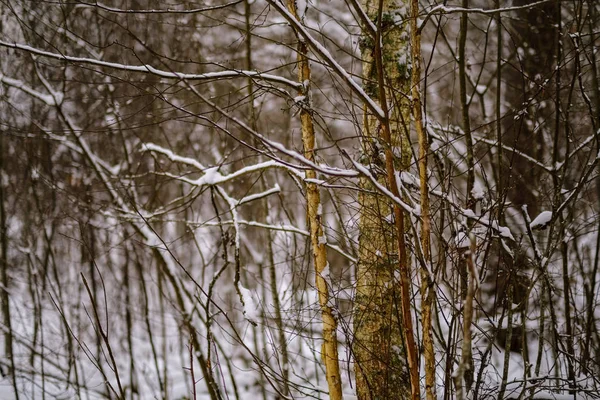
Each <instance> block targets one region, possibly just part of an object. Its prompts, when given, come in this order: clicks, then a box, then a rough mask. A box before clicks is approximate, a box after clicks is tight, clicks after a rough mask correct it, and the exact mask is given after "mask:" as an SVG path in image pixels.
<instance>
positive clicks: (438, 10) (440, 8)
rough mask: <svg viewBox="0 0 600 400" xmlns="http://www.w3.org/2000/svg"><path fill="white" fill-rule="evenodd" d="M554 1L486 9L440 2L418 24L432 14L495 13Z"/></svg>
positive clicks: (547, 0) (427, 19) (422, 25)
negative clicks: (448, 4) (454, 5)
mask: <svg viewBox="0 0 600 400" xmlns="http://www.w3.org/2000/svg"><path fill="white" fill-rule="evenodd" d="M554 1H556V0H540V1H536V2H535V3H531V4H526V5H523V6H513V7H502V8H492V9H489V10H486V9H484V8H464V7H448V6H446V5H444V4H440V5H437V6H435V7H433V8H432V9H431V10H429V11H428V12H427V15H426V16H425V18H424V19H423V22H422V23H421V24H420V26H419V29H423V27H424V26H425V24H426V23H427V21H429V19H430V18H431V17H432V16H433V15H447V14H457V13H464V12H466V13H471V14H483V15H495V14H498V13H504V12H510V11H519V10H525V9H528V8H534V7H537V6H539V5H542V4H545V3H550V2H554Z"/></svg>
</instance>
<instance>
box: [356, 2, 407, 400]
mask: <svg viewBox="0 0 600 400" xmlns="http://www.w3.org/2000/svg"><path fill="white" fill-rule="evenodd" d="M362 5H363V7H364V9H365V11H366V12H367V16H368V18H369V19H370V20H371V22H372V23H373V24H374V25H375V27H376V29H375V35H374V37H373V36H372V35H371V36H369V34H368V33H367V32H369V31H370V30H369V29H366V28H365V34H364V36H363V39H362V40H361V51H362V58H363V80H364V87H365V89H366V91H367V93H368V94H369V95H370V96H371V97H372V98H373V99H374V100H376V101H377V102H378V103H379V104H380V105H381V107H382V109H383V111H384V117H383V118H377V117H376V116H374V115H371V114H368V113H367V114H365V117H364V128H363V140H362V144H363V157H362V160H361V161H362V162H363V164H366V165H367V166H368V168H369V170H370V171H371V173H372V175H373V176H374V177H375V178H376V179H377V180H378V181H379V182H380V183H381V184H382V185H384V186H387V187H388V188H390V190H391V191H392V193H394V194H395V195H396V196H398V195H399V193H398V187H397V185H396V172H398V171H403V170H407V169H408V167H409V165H410V154H411V150H410V144H409V142H408V131H409V124H410V113H411V109H410V102H409V101H408V96H407V94H408V93H409V92H410V80H411V65H410V47H409V35H407V32H406V29H407V28H408V23H407V21H408V19H407V18H408V9H409V6H410V4H409V3H408V1H405V2H403V1H390V0H380V1H372V0H366V1H364V2H363V4H362ZM361 187H362V189H363V190H362V191H361V193H360V194H359V206H360V222H359V229H360V233H359V262H358V267H357V284H356V299H355V309H354V334H355V337H354V338H355V340H354V344H353V353H354V356H355V361H356V364H355V373H356V391H357V396H358V398H359V400H367V399H368V400H375V399H408V398H411V397H412V398H418V397H419V384H418V378H419V377H418V364H417V355H416V346H415V344H414V337H413V332H412V320H411V317H410V303H409V301H408V299H409V297H410V294H409V293H408V292H409V282H408V281H409V273H408V256H407V253H406V246H405V243H404V232H405V229H404V225H405V223H404V215H403V212H402V210H401V209H400V208H399V207H397V206H394V205H393V204H392V203H391V202H390V200H389V199H388V198H386V197H384V196H381V195H379V194H377V193H376V189H375V187H374V185H373V184H372V183H371V182H370V181H369V180H367V179H362V180H361ZM399 232H400V233H401V234H400V235H398V233H399Z"/></svg>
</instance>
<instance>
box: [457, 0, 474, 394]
mask: <svg viewBox="0 0 600 400" xmlns="http://www.w3.org/2000/svg"><path fill="white" fill-rule="evenodd" d="M462 7H463V8H465V9H467V8H469V0H462ZM468 21H469V14H468V12H463V13H461V16H460V33H459V38H458V69H459V71H458V77H459V86H460V105H461V112H462V128H463V131H464V133H465V141H466V145H467V193H466V195H465V199H466V205H467V208H470V209H472V210H474V209H475V200H474V198H473V187H474V184H475V166H474V157H473V138H472V137H471V122H470V118H469V103H468V102H467V60H466V56H465V46H466V43H467V29H468V27H467V24H468ZM468 224H469V234H470V228H471V226H472V224H473V222H472V221H471V220H469V222H468ZM471 241H472V243H471V251H470V252H469V254H468V255H467V260H466V262H465V261H464V260H461V263H460V267H459V268H460V271H459V274H460V278H459V279H460V280H461V287H462V289H461V291H462V298H463V300H464V315H463V346H462V356H461V361H460V366H459V371H458V373H457V375H458V376H457V378H456V384H457V393H459V394H460V395H461V396H462V395H463V393H462V385H463V383H466V385H467V390H470V388H471V384H472V383H473V359H472V354H471V352H472V350H471V321H472V319H473V315H472V312H473V310H472V307H473V304H472V303H473V296H474V288H473V285H474V284H475V283H474V282H473V279H474V278H475V276H474V274H473V271H474V266H473V265H472V264H473V257H474V250H475V249H474V248H475V243H474V241H475V238H471ZM468 270H472V271H468ZM466 335H468V337H467V336H466ZM459 385H460V386H459ZM460 398H461V397H460V396H459V399H460Z"/></svg>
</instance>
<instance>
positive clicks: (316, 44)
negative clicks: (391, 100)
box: [268, 0, 385, 119]
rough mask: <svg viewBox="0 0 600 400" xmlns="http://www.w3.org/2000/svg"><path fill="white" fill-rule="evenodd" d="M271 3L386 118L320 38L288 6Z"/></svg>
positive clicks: (329, 64)
mask: <svg viewBox="0 0 600 400" xmlns="http://www.w3.org/2000/svg"><path fill="white" fill-rule="evenodd" d="M268 2H269V4H270V5H271V6H273V7H274V8H275V9H277V11H279V13H280V14H281V15H282V16H283V17H284V18H285V19H286V20H287V21H288V23H289V24H290V25H292V26H293V27H294V29H295V30H296V31H297V32H298V33H299V34H300V35H301V36H302V38H303V39H304V40H306V42H307V43H308V44H309V45H310V47H311V48H312V49H313V51H314V52H315V53H316V54H317V55H318V56H319V57H321V58H322V59H323V60H324V64H325V65H326V66H328V67H329V68H331V69H332V70H333V71H334V72H335V73H336V74H337V75H339V76H340V78H342V79H343V80H344V81H345V82H346V83H347V84H348V86H350V88H351V89H352V91H353V92H354V93H355V94H357V95H358V96H359V97H360V99H361V100H362V101H364V102H365V104H366V105H367V107H368V108H369V109H370V110H371V112H372V113H374V114H375V115H377V117H379V118H380V119H383V118H385V115H384V113H383V110H382V109H381V107H380V106H379V105H378V104H377V103H376V102H375V101H374V100H373V99H372V98H371V97H370V96H369V95H368V94H367V93H366V92H365V91H364V90H363V88H362V87H361V86H360V85H359V84H358V83H356V81H355V80H354V79H353V78H352V76H351V75H350V74H349V73H348V71H346V70H345V69H344V68H343V67H342V66H341V65H340V64H339V63H338V62H337V61H336V60H335V58H334V57H333V56H332V55H331V53H329V50H327V49H326V48H325V47H324V46H323V45H322V44H321V43H319V41H318V40H316V39H315V38H314V37H312V35H311V34H310V33H309V32H308V30H307V29H306V28H305V27H304V25H302V24H301V23H300V22H298V20H297V19H296V18H295V17H294V16H293V15H292V13H290V12H289V11H288V9H287V8H285V6H284V5H283V4H281V3H279V1H277V0H268Z"/></svg>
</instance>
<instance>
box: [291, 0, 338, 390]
mask: <svg viewBox="0 0 600 400" xmlns="http://www.w3.org/2000/svg"><path fill="white" fill-rule="evenodd" d="M288 9H289V11H290V12H291V13H292V14H293V15H294V17H295V18H296V19H297V20H298V21H301V19H300V16H299V15H298V9H297V7H296V2H295V1H294V0H289V1H288ZM297 52H298V58H297V61H298V80H299V81H300V82H301V83H302V88H301V89H300V92H299V95H300V96H303V97H302V98H303V99H302V100H300V101H298V106H299V107H300V121H301V124H302V143H303V145H304V156H305V157H306V158H307V159H308V160H310V161H311V162H313V163H314V162H315V130H314V124H313V116H312V111H311V109H310V73H311V69H310V62H309V59H308V46H307V45H306V42H305V41H304V40H302V39H301V38H300V37H299V41H298V50H297ZM316 178H317V173H316V172H315V171H314V170H311V169H307V170H306V179H307V182H306V202H307V205H308V210H307V216H308V224H309V228H310V241H311V247H312V255H313V260H314V265H315V281H316V286H317V292H318V294H319V305H320V306H321V318H322V320H323V345H322V346H321V358H322V360H323V363H324V364H325V374H326V377H327V385H328V387H329V398H330V399H332V400H341V399H342V398H343V395H342V380H341V375H340V365H339V357H338V340H337V321H336V319H335V317H334V315H333V309H332V306H331V303H330V296H329V286H330V285H331V281H330V280H329V274H330V269H329V263H328V262H327V247H326V244H327V238H326V236H325V232H324V230H323V222H322V205H321V194H320V192H319V187H318V186H317V184H316V183H314V181H315V179H316ZM328 285H329V286H328Z"/></svg>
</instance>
